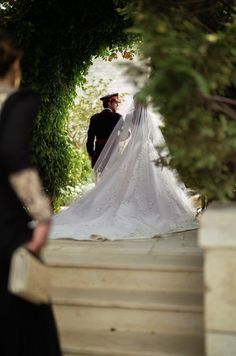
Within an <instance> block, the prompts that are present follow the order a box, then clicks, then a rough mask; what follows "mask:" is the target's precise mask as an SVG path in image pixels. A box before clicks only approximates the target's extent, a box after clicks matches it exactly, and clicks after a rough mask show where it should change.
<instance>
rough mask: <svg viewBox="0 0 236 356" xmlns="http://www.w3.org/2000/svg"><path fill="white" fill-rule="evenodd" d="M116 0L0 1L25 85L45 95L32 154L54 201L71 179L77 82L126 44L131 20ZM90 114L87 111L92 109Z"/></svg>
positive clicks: (0, 8) (2, 17) (78, 83)
mask: <svg viewBox="0 0 236 356" xmlns="http://www.w3.org/2000/svg"><path fill="white" fill-rule="evenodd" d="M122 3H123V2H122V1H121V2H120V4H119V1H116V4H114V2H113V1H112V0H100V1H91V0H67V1H60V0H47V1H45V0H16V1H10V2H6V1H1V3H0V5H1V7H0V18H1V20H0V21H1V26H4V27H6V28H7V29H10V30H11V31H12V32H13V33H14V34H15V35H16V36H17V38H18V40H19V42H20V44H21V47H22V49H23V50H24V58H23V83H22V84H23V86H29V87H31V88H33V89H34V90H36V92H38V93H39V94H40V96H41V101H42V107H41V111H40V114H39V116H38V119H37V122H36V126H35V134H34V142H33V157H34V160H35V163H36V164H37V165H38V167H39V168H40V173H41V177H42V179H43V182H44V186H45V188H46V190H47V191H48V193H49V194H50V196H51V198H52V200H53V201H54V205H55V204H56V199H57V197H58V195H59V193H60V189H61V188H62V187H65V186H66V184H67V182H68V176H69V174H70V169H71V164H72V165H73V162H72V161H73V155H74V151H73V145H72V143H71V141H70V139H69V138H68V136H67V130H66V127H67V123H66V122H65V118H66V117H67V112H68V109H69V108H70V105H71V104H72V103H73V99H74V97H75V94H76V93H75V87H76V85H80V86H81V85H83V83H84V82H85V75H86V73H87V70H88V68H89V66H90V65H91V61H92V57H93V56H98V55H100V56H105V55H109V53H112V52H114V51H115V50H117V49H122V48H124V47H125V46H126V45H127V43H128V41H129V37H128V35H127V34H125V33H124V29H125V28H127V27H129V26H130V22H129V20H128V19H127V18H125V17H124V16H123V15H122V14H121V13H120V12H117V10H116V6H121V7H122V6H123V5H122ZM88 115H89V113H88Z"/></svg>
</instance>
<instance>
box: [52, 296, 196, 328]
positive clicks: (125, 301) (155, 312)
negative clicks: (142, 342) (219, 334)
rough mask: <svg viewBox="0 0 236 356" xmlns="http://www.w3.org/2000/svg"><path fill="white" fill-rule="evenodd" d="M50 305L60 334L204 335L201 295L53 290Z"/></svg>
mask: <svg viewBox="0 0 236 356" xmlns="http://www.w3.org/2000/svg"><path fill="white" fill-rule="evenodd" d="M53 304H54V310H55V314H56V318H57V322H58V326H59V330H60V331H64V330H77V329H78V328H81V327H84V328H86V329H97V330H107V331H111V330H116V331H117V330H118V331H127V332H128V331H142V332H147V333H155V332H165V333H176V334H177V333H188V334H190V333H192V334H201V333H202V332H203V315H202V309H203V301H202V296H201V294H194V293H182V292H181V293H166V292H146V291H112V290H94V289H93V290H83V289H67V290H65V289H56V290H55V291H54V298H53Z"/></svg>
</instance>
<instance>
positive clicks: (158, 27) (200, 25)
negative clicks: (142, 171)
mask: <svg viewBox="0 0 236 356" xmlns="http://www.w3.org/2000/svg"><path fill="white" fill-rule="evenodd" d="M123 11H124V10H123ZM125 11H126V12H127V14H130V16H133V20H134V22H135V25H134V26H133V27H132V28H131V29H130V32H133V33H137V34H139V35H140V37H141V38H142V44H141V46H140V53H141V59H142V63H141V64H140V65H135V64H133V65H132V64H131V68H130V70H131V72H132V75H133V77H134V81H135V80H136V78H137V76H138V75H139V76H140V75H142V77H143V78H145V79H144V83H143V87H142V90H141V91H140V97H141V98H148V97H151V101H152V104H153V105H154V106H155V108H157V109H158V110H159V112H160V113H161V114H162V115H163V117H164V121H165V126H164V129H163V134H164V136H165V139H166V142H167V145H168V147H169V150H170V165H171V167H172V168H174V169H177V171H178V172H179V174H180V176H181V178H182V180H183V181H184V182H185V183H186V184H187V186H189V187H191V188H193V189H195V190H198V191H199V192H201V193H203V194H205V195H207V197H208V199H209V200H213V199H218V200H221V201H226V200H234V199H235V180H236V110H235V109H236V42H235V38H236V1H231V0H230V1H223V0H222V1H221V0H219V1H218V0H216V1H215V0H214V1H213V0H189V1H185V0H180V1H175V0H159V1H157V0H133V1H131V2H129V5H128V6H127V8H126V10H125Z"/></svg>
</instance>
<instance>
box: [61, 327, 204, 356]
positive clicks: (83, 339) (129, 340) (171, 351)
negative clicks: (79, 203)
mask: <svg viewBox="0 0 236 356" xmlns="http://www.w3.org/2000/svg"><path fill="white" fill-rule="evenodd" d="M61 340H62V347H63V351H64V356H203V355H204V341H203V337H202V336H200V335H194V336H193V335H175V334H169V335H165V334H146V333H134V332H132V333H130V332H104V331H90V330H89V331H88V330H86V329H82V330H78V332H77V333H76V332H70V331H69V332H65V333H63V334H62V338H61Z"/></svg>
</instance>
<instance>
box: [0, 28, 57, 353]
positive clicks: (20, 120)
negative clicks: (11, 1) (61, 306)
mask: <svg viewBox="0 0 236 356" xmlns="http://www.w3.org/2000/svg"><path fill="white" fill-rule="evenodd" d="M21 55H22V53H21V51H20V49H19V48H18V47H17V45H16V44H15V43H14V40H13V39H12V38H11V37H10V36H9V35H7V34H6V33H3V32H1V31H0V355H1V356H42V355H43V356H61V351H60V346H59V341H58V336H57V331H56V326H55V322H54V317H53V313H52V310H51V306H50V305H34V304H32V303H30V302H28V301H26V300H24V299H21V298H19V297H17V296H15V295H13V294H11V293H9V291H8V287H7V284H8V277H9V269H10V262H11V256H12V254H13V252H14V251H15V250H16V249H17V248H18V247H19V246H25V247H26V248H28V249H29V250H30V251H32V252H33V253H38V252H39V250H40V249H41V248H42V247H43V246H44V245H45V244H46V242H47V238H48V233H49V230H50V225H51V214H52V212H51V207H50V203H49V199H48V197H47V196H46V195H45V193H44V191H43V189H42V185H41V182H40V179H39V175H38V171H37V169H36V167H35V166H34V165H33V164H32V162H31V159H30V143H31V133H32V128H33V122H34V119H35V117H36V115H37V112H38V110H39V98H38V95H36V93H34V92H33V91H32V90H30V89H22V90H19V89H18V88H19V85H20V80H21V65H20V60H21ZM32 220H33V221H34V225H35V227H34V228H33V227H32V224H30V223H31V222H32ZM35 278H37V276H35Z"/></svg>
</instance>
